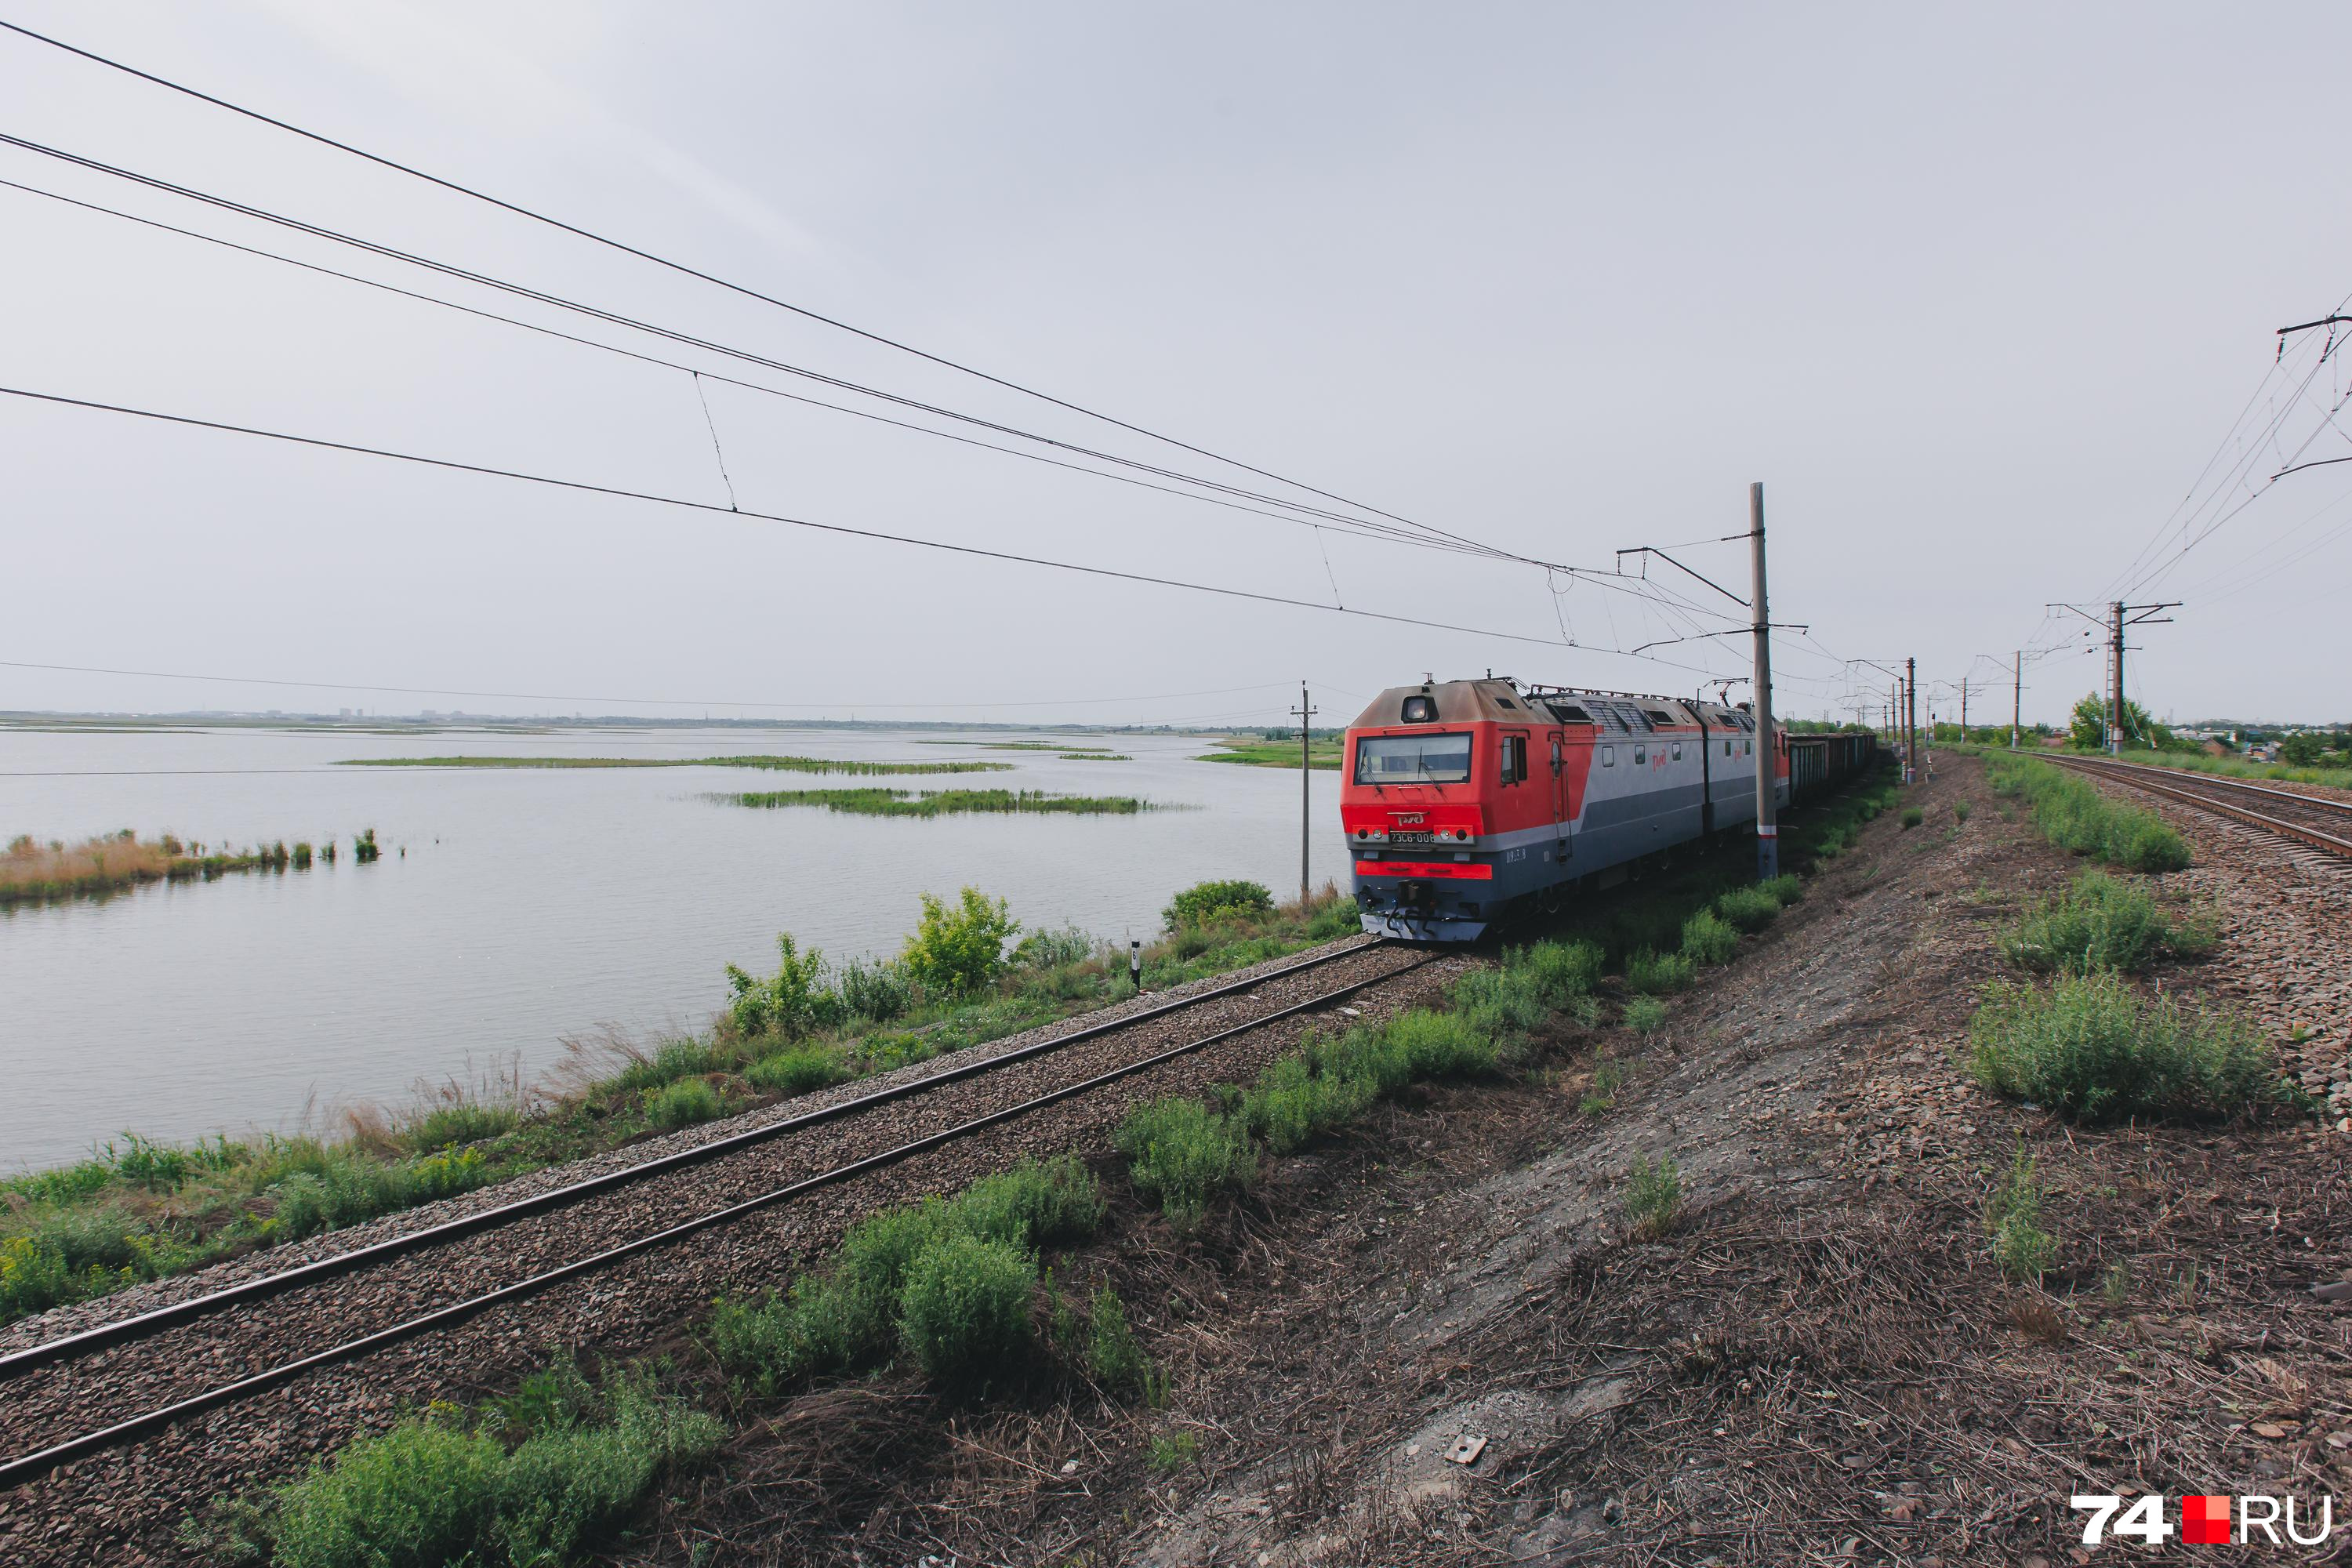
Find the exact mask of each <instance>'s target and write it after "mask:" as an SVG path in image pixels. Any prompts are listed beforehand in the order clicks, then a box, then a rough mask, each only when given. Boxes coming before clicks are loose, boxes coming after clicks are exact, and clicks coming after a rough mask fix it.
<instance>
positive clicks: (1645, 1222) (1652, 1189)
mask: <svg viewBox="0 0 2352 1568" xmlns="http://www.w3.org/2000/svg"><path fill="white" fill-rule="evenodd" d="M1682 1216H1683V1177H1682V1172H1681V1171H1680V1170H1679V1169H1678V1168H1677V1167H1676V1166H1675V1163H1674V1161H1673V1159H1672V1158H1671V1157H1668V1158H1662V1159H1660V1160H1658V1161H1657V1162H1655V1163H1652V1161H1651V1159H1650V1157H1649V1156H1648V1155H1647V1154H1636V1155H1634V1156H1633V1165H1632V1166H1631V1167H1629V1168H1628V1169H1627V1171H1626V1173H1625V1221H1626V1226H1627V1228H1628V1230H1629V1231H1630V1232H1631V1233H1632V1234H1633V1237H1635V1238H1636V1239H1637V1240H1655V1239H1656V1238H1657V1237H1662V1236H1664V1235H1666V1234H1667V1233H1669V1232H1670V1231H1672V1230H1673V1229H1674V1228H1675V1226H1677V1225H1680V1224H1681V1223H1682Z"/></svg>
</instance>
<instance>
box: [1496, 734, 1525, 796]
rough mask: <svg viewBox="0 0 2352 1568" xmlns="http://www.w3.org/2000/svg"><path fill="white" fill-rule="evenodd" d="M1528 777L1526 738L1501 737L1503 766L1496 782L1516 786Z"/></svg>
mask: <svg viewBox="0 0 2352 1568" xmlns="http://www.w3.org/2000/svg"><path fill="white" fill-rule="evenodd" d="M1527 776H1528V738H1527V737H1526V736H1525V735H1506V736H1504V737H1503V765H1502V770H1501V772H1500V773H1499V774H1498V775H1497V782H1499V783H1502V784H1517V783H1518V782H1519V781H1520V780H1522V779H1524V778H1526V777H1527Z"/></svg>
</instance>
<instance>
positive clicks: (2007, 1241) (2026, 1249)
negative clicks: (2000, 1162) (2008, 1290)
mask: <svg viewBox="0 0 2352 1568" xmlns="http://www.w3.org/2000/svg"><path fill="white" fill-rule="evenodd" d="M1985 1229H1986V1231H1987V1233H1988V1234H1990V1236H1991V1237H1992V1256H1993V1261H1994V1262H1995V1263H1997V1264H1999V1265H2000V1271H2001V1272H2002V1273H2003V1274H2006V1275H2008V1276H2009V1277H2010V1278H2011V1279H2015V1280H2018V1281H2019V1282H2021V1283H2024V1282H2027V1281H2034V1282H2038V1281H2039V1280H2040V1279H2042V1276H2043V1275H2044V1274H2046V1273H2048V1272H2049V1271H2050V1266H2051V1265H2052V1264H2053V1263H2055V1262H2056V1261H2057V1260H2058V1240H2057V1238H2056V1237H2053V1236H2052V1235H2051V1234H2050V1233H2049V1232H2048V1231H2046V1230H2043V1229H2042V1184H2041V1183H2040V1182H2039V1181H2037V1180H2036V1179H2035V1177H2034V1173H2033V1156H2032V1155H2031V1154H2029V1153H2027V1152H2025V1141H2024V1140H2023V1139H2022V1138H2021V1139H2019V1140H2018V1142H2017V1158H2016V1159H2015V1160H2014V1161H2013V1162H2011V1165H2010V1167H2009V1174H2008V1175H2007V1176H2005V1177H2003V1178H2002V1180H2001V1184H2000V1186H1999V1187H1997V1188H1995V1189H1994V1191H1993V1194H1992V1196H1991V1198H1990V1199H1989V1200H1988V1201H1987V1203H1986V1205H1985Z"/></svg>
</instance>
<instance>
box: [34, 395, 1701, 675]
mask: <svg viewBox="0 0 2352 1568" xmlns="http://www.w3.org/2000/svg"><path fill="white" fill-rule="evenodd" d="M0 395H5V396H9V397H20V398H24V399H26V400H28V401H31V402H37V403H47V404H50V405H56V406H59V407H67V408H82V409H88V410H90V411H92V412H96V413H102V414H118V415H122V416H128V417H131V418H136V419H146V420H152V421H154V422H156V423H158V424H164V425H177V426H184V427H187V428H191V429H198V430H211V431H215V432H218V433H221V434H225V435H233V436H250V437H257V438H259V439H262V440H268V441H281V442H285V443H288V444H289V445H292V446H299V447H316V448H319V449H321V450H325V451H332V452H347V453H351V454H352V455H354V456H358V457H365V458H384V459H387V460H389V461H393V462H400V463H409V464H414V465H415V466H417V467H420V468H439V469H444V470H446V471H449V472H452V473H462V474H472V475H476V476H478V477H481V478H487V479H512V480H516V481H518V482H520V483H524V484H533V485H544V486H547V487H549V488H551V489H564V490H571V491H573V492H575V493H578V494H582V495H598V496H605V497H609V498H612V499H614V500H635V501H646V502H650V503H653V504H655V505H658V506H673V507H681V508H684V509H686V510H691V511H702V512H710V513H713V514H716V515H718V516H719V517H735V518H744V519H749V520H751V521H760V522H774V523H782V524H784V525H786V526H788V527H792V528H804V529H808V530H810V531H814V532H818V533H830V534H835V535H837V536H840V537H843V538H848V539H865V540H872V541H875V542H880V543H887V544H903V545H908V546H911V547H913V548H917V549H923V550H937V551H941V552H946V553H949V554H954V555H965V556H971V557H974V558H976V559H980V560H987V561H1002V562H1005V563H1010V564H1013V565H1021V566H1042V567H1046V568H1050V569H1052V570H1054V571H1058V572H1074V573H1077V574H1082V575H1085V576H1090V577H1105V578H1110V579H1113V580H1115V581H1118V582H1126V583H1140V584H1150V585H1151V586H1155V587H1163V588H1181V589H1184V590H1186V591H1188V592H1191V593H1197V594H1213V595H1218V596H1220V597H1223V598H1230V599H1245V600H1250V601H1253V602H1255V603H1258V604H1265V605H1285V606H1286V607H1289V608H1293V609H1303V610H1315V611H1318V612H1320V613H1322V614H1325V615H1339V616H1360V617H1362V618H1364V619H1367V620H1375V621H1383V622H1387V623H1389V624H1391V625H1393V626H1423V627H1425V628H1428V629H1430V630H1433V631H1446V632H1459V633H1462V634H1464V635H1465V636H1469V637H1497V638H1500V639H1502V640H1504V641H1507V642H1520V643H1530V644H1534V645H1536V646H1538V647H1576V646H1580V645H1575V644H1570V643H1567V642H1564V641H1562V640H1560V639H1559V638H1556V637H1529V636H1528V635H1527V634H1525V633H1522V632H1506V631H1496V630H1494V629H1492V628H1490V627H1486V626H1460V625H1457V624H1455V623H1453V622H1449V621H1433V620H1424V619H1423V618H1421V617H1419V616H1399V615H1391V614H1389V613H1387V612H1385V611H1380V610H1363V609H1356V608H1352V607H1347V606H1342V605H1327V604H1324V603H1322V602H1321V601H1319V600H1315V599H1299V598H1293V597H1291V596H1289V595H1284V594H1267V593H1261V592H1259V591H1257V590H1255V589H1250V588H1235V587H1230V586H1226V585H1224V584H1215V583H1197V582H1192V581H1191V580H1188V579H1185V578H1181V577H1163V576H1160V575H1158V574H1153V573H1149V572H1129V571H1124V570H1121V569H1120V568H1118V567H1113V566H1089V565H1086V564H1083V563H1078V562H1074V561H1056V560H1054V559H1052V558H1051V557H1048V556H1042V555H1024V554H1021V553H1019V552H1014V551H1009V550H990V549H986V548H984V547H982V546H981V545H977V544H958V543H955V542H951V541H948V540H941V539H924V538H921V537H919V536H918V535H914V534H904V533H889V532H886V531H882V530H879V529H871V528H855V527H852V526H850V525H849V524H846V523H838V522H819V521H815V520H814V519H811V518H802V517H788V516H785V515H783V514H782V513H780V512H763V511H751V510H735V509H733V508H730V507H724V506H720V505H719V504H717V503H716V502H713V501H704V500H690V499H688V498H686V497H683V496H667V495H662V494H659V493H657V492H655V491H651V490H634V489H625V488H623V487H621V486H617V485H600V484H596V483H593V482H592V481H589V480H586V479H562V478H560V477H557V476H554V475H550V474H533V473H528V472H525V471H523V470H521V469H517V468H494V467H492V466H490V465H488V464H484V463H467V462H461V461H459V460H458V459H457V458H436V457H431V456H428V455H425V454H423V453H416V452H402V451H395V450H393V449H392V448H389V447H368V446H362V445H360V444H359V443H356V442H351V441H336V440H331V439H330V438H328V437H320V436H302V435H297V434H294V433H292V432H289V431H283V430H268V429H263V428H260V427H258V426H250V425H233V424H229V423H227V422H226V421H223V420H217V419H202V418H198V417H196V416H194V415H187V414H171V413H166V412H163V411H162V410H159V409H152V408H136V407H131V406H130V405H124V404H118V403H101V402H99V401H96V400H95V399H91V398H84V397H68V396H66V395H63V394H61V393H54V392H39V391H36V390H33V389H31V388H28V387H17V386H0ZM1587 651H1591V652H1610V653H1619V654H1623V650H1622V649H1616V648H1608V649H1597V648H1588V649H1587ZM1623 656H1624V657H1628V658H1650V660H1651V662H1653V663H1656V664H1663V665H1669V666H1670V667H1672V668H1677V669H1692V670H1697V671H1698V672H1699V673H1701V674H1707V673H1711V672H1709V671H1706V670H1705V669H1703V668H1700V667H1699V666H1696V665H1684V664H1675V663H1674V661H1672V660H1668V659H1660V658H1652V657H1651V656H1647V655H1630V654H1625V655H1623Z"/></svg>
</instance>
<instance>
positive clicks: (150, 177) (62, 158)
mask: <svg viewBox="0 0 2352 1568" xmlns="http://www.w3.org/2000/svg"><path fill="white" fill-rule="evenodd" d="M5 25H6V24H5V23H0V26H5ZM0 145H6V146H12V147H16V148H18V149H20V150H22V151H24V152H27V153H37V154H39V155H40V156H42V157H46V158H52V159H56V160H58V162H60V163H70V164H73V165H75V166H76V167H79V168H83V169H87V170H89V171H90V172H92V173H94V174H106V175H109V176H110V177H112V178H115V179H120V180H124V181H127V182H129V183H131V184H139V185H143V186H146V187H147V188H149V189H151V190H156V191H162V192H163V193H165V194H166V195H175V196H179V197H182V198H184V199H185V200H188V201H194V202H199V203H202V204H204V205H208V206H212V207H216V208H218V209H220V210H222V211H224V212H231V213H235V214H236V215H237V216H242V217H250V218H255V219H257V220H259V221H261V222H264V223H269V224H275V225H277V226H279V227H282V228H288V229H291V230H293V231H294V232H296V233H299V234H307V235H310V236H311V237H315V238H319V239H324V240H329V241H331V242H332V243H334V244H337V245H343V246H348V247H352V248H353V249H357V250H362V251H366V252H368V253H369V254H371V255H375V256H381V257H383V258H386V259H387V260H393V261H398V262H402V263H404V264H405V265H408V266H413V267H419V268H425V269H426V270H428V271H432V272H437V273H440V274H441V275H443V276H445V277H448V278H454V279H459V280H460V281H463V282H467V283H473V284H477V285H478V286H480V287H483V288H487V289H497V290H499V291H501V292H503V293H508V294H511V295H514V296H516V297H518V298H520V299H526V300H533V301H535V302H537V303H540V304H543V305H550V306H552V307H554V308H555V309H558V310H569V311H572V312H573V313H575V314H578V315H583V316H586V317H588V318H590V319H592V320H594V321H604V322H606V323H608V324H610V325H614V326H618V327H623V328H625V329H628V330H630V331H641V332H646V333H648V334H650V335H652V336H655V337H659V338H663V339H666V340H667V341H669V342H676V343H679V344H683V345H685V346H688V347H690V348H697V349H702V350H705V351H707V352H709V353H717V354H722V355H725V356H726V357H728V358H730V359H734V360H739V361H740V362H742V363H746V364H754V365H758V366H760V367H761V368H762V369H766V370H773V371H779V372H782V374H787V375H794V376H799V377H802V378H803V379H804V380H808V381H813V382H815V383H817V384H820V385H824V386H831V387H835V388H838V389H839V390H841V391H844V392H851V393H856V394H857V395H860V396H865V397H872V398H877V399H879V400H880V401H883V402H886V403H889V404H893V405H898V406H899V407H902V408H908V409H913V410H916V411H918V412H920V413H924V414H930V415H936V416H939V417H940V418H943V419H951V420H954V421H957V422H958V423H960V424H965V425H970V426H974V427H976V428H980V429H984V430H991V431H994V432H996V433H997V434H999V435H1003V436H1010V437H1015V438H1017V439H1020V440H1024V441H1034V442H1035V443H1037V444H1038V445H1040V446H1045V447H1055V448H1056V449H1058V450H1061V451H1065V452H1070V453H1075V454H1076V455H1078V456H1081V457H1087V458H1094V459H1096V460H1097V461H1100V462H1106V463H1111V464H1116V465H1117V466H1118V467H1121V468H1133V469H1136V470H1138V471H1139V472H1143V473H1148V474H1152V475H1155V476H1158V477H1159V478H1161V479H1173V480H1176V481H1178V482H1180V483H1183V484H1189V485H1196V486H1199V487H1201V488H1202V489H1209V490H1214V491H1218V492H1220V493H1223V494H1225V495H1232V496H1239V497H1243V498H1245V499H1248V500H1257V501H1263V502H1265V504H1267V505H1269V506H1278V507H1283V508H1286V509H1287V510H1291V511H1296V512H1299V513H1301V514H1303V515H1305V516H1307V517H1311V518H1317V519H1321V520H1324V521H1329V522H1333V523H1337V524H1344V525H1348V526H1350V527H1352V528H1354V529H1356V530H1359V531H1371V532H1378V533H1381V534H1386V535H1393V536H1396V537H1399V538H1402V539H1407V540H1411V541H1413V542H1424V541H1428V540H1430V539H1432V538H1437V539H1443V540H1447V541H1452V542H1454V543H1456V544H1458V545H1459V546H1461V547H1463V548H1465V549H1469V550H1472V551H1475V552H1482V553H1484V554H1486V555H1490V556H1493V557H1495V558H1496V559H1498V560H1507V561H1516V562H1518V563H1522V564H1525V565H1543V564H1547V563H1543V562H1539V561H1537V560H1534V559H1533V558H1531V557H1528V556H1525V555H1520V554H1517V553H1516V552H1510V551H1507V550H1502V549H1498V548H1496V547H1495V546H1493V545H1487V544H1482V543H1479V542H1476V541H1475V540H1461V539H1458V538H1457V537H1456V536H1454V535H1451V534H1444V533H1443V532H1442V531H1437V530H1431V529H1427V528H1424V527H1423V525H1421V524H1418V523H1412V524H1408V525H1407V526H1406V527H1404V528H1400V527H1397V526H1395V525H1393V524H1391V523H1385V522H1378V521H1372V520H1371V519H1369V518H1363V517H1358V516H1355V515H1353V514H1350V513H1347V512H1337V511H1331V510H1328V509H1325V508H1321V507H1317V506H1312V505H1309V504H1307V503H1306V502H1302V501H1294V500H1286V499H1285V498H1283V497H1280V496H1275V495H1268V494H1266V493H1265V492H1263V491H1259V490H1253V489H1247V488H1245V487H1243V486H1239V485H1230V484H1226V483H1225V482H1223V480H1219V479H1207V478H1204V477H1202V476H1201V475H1197V474H1188V473H1185V472H1183V471H1182V470H1181V469H1176V468H1164V467H1162V466H1160V465H1158V464H1154V463H1146V462H1143V461H1140V460H1139V459H1137V458H1123V457H1120V456H1118V454H1117V453H1114V452H1108V451H1104V450H1102V449H1100V448H1097V447H1087V446H1083V445H1080V444H1079V443H1077V442H1074V441H1065V440H1062V439H1060V438H1059V437H1053V436H1046V435H1043V434H1040V433H1038V432H1036V431H1033V430H1025V429H1023V428H1021V427H1020V426H1014V425H1008V424H1005V423H1003V421H1001V420H994V419H988V418H984V417H982V416H979V415H974V414H965V413H962V412H961V411H959V410H957V409H953V408H949V407H945V406H943V405H938V404H932V403H926V402H924V401H922V400H921V399H919V398H914V397H907V396H903V395H899V394H898V393H894V392H888V391H886V390H884V389H882V388H880V387H877V386H869V385H866V384H863V383H859V382H855V381H850V380H847V379H845V378H844V377H841V376H836V375H832V374H827V373H825V372H823V371H818V370H813V369H811V368H809V367H808V366H805V365H798V364H793V363H790V362H788V361H785V360H780V359H775V358H772V357H771V356H769V355H766V354H762V353H756V352H754V351H751V350H749V349H740V348H736V347H734V346H732V345H730V344H727V343H723V342H717V341H715V340H712V339H709V338H703V337H698V336H697V335H695V334H693V333H691V332H686V331H677V330H676V329H674V328H669V327H665V326H662V325H660V324H659V323H657V322H654V321H646V320H643V319H640V318H637V317H635V316H630V315H627V314H625V313H624V312H622V311H618V310H607V309H605V308H604V307H602V306H599V305H592V304H589V303H587V302H585V301H583V300H574V299H571V298H569V297H567V296H564V295H561V294H553V293H550V292H548V291H547V290H545V289H537V288H534V287H532V286H530V285H529V284H525V283H518V282H515V281H513V280H512V279H505V278H499V277H497V276H494V275H492V274H489V273H486V272H477V271H475V270H473V269H471V268H466V267H461V266H458V265H457V264H456V263H454V262H447V261H441V260H437V259H436V258H432V257H429V256H425V255H422V254H419V253H417V252H415V251H409V250H404V249H402V248H400V247H397V246H392V245H386V244H383V243H381V242H379V241H376V240H372V239H367V238H364V237H361V236H358V235H353V234H349V233H345V232H344V231H342V230H340V229H333V228H329V227H326V226H323V225H320V224H314V223H311V222H309V221H308V220H306V219H303V218H298V217H293V216H289V215H287V214H283V213H278V212H273V211H270V210H269V209H268V208H266V207H258V206H255V205H251V204H250V203H247V202H240V201H237V200H236V199H235V198H233V197H229V196H223V195H215V194H213V193H211V192H208V191H202V190H198V189H196V188H195V187H194V186H190V185H183V184H177V183H176V182H173V181H171V180H166V179H163V178H162V177H161V176H158V175H154V174H142V173H140V172H139V171H138V170H135V169H130V168H125V167H123V166H121V165H120V164H114V163H105V162H103V161H101V160H100V159H96V158H90V157H86V156H84V155H82V154H81V153H72V152H68V151H67V150H65V149H63V148H60V147H52V146H49V145H47V144H46V143H44V142H35V141H32V140H30V139H29V138H26V137H22V136H16V135H12V134H8V133H6V132H0ZM427 298H429V296H427ZM580 341H583V342H584V341H587V340H580ZM828 406H832V405H828ZM908 428H910V429H919V428H920V426H908ZM1367 510H1370V509H1367ZM1382 515H1386V514H1382ZM1294 521H1296V520H1294Z"/></svg>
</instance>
